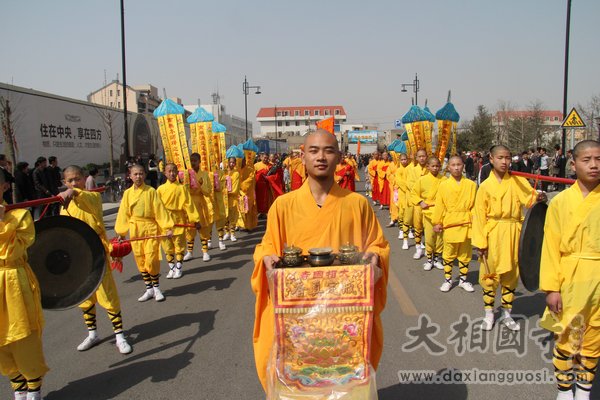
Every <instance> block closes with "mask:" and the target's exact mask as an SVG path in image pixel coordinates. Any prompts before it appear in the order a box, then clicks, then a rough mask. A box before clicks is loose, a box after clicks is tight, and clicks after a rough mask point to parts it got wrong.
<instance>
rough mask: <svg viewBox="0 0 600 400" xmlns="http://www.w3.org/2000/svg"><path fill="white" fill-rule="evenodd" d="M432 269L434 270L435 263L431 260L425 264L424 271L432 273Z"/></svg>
mask: <svg viewBox="0 0 600 400" xmlns="http://www.w3.org/2000/svg"><path fill="white" fill-rule="evenodd" d="M431 268H433V263H432V262H431V261H430V260H427V262H425V264H423V269H424V270H425V271H431Z"/></svg>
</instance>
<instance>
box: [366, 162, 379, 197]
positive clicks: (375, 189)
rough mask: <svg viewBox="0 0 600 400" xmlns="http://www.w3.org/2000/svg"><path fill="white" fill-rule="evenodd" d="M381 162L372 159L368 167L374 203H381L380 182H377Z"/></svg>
mask: <svg viewBox="0 0 600 400" xmlns="http://www.w3.org/2000/svg"><path fill="white" fill-rule="evenodd" d="M378 166H379V161H378V160H375V159H371V161H369V165H368V166H367V172H368V173H369V176H368V179H369V182H371V198H372V199H373V201H379V181H378V180H377V167H378Z"/></svg>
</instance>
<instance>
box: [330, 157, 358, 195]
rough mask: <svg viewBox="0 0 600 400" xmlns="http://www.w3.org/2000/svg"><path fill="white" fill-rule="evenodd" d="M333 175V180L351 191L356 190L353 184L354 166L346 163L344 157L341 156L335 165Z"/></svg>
mask: <svg viewBox="0 0 600 400" xmlns="http://www.w3.org/2000/svg"><path fill="white" fill-rule="evenodd" d="M335 175H336V178H335V181H336V182H337V183H338V185H340V186H341V187H342V188H344V189H348V190H350V191H352V192H355V191H356V185H355V184H354V167H353V166H352V165H351V164H349V163H348V161H347V160H346V158H342V161H341V162H340V163H339V164H338V165H337V167H336V169H335Z"/></svg>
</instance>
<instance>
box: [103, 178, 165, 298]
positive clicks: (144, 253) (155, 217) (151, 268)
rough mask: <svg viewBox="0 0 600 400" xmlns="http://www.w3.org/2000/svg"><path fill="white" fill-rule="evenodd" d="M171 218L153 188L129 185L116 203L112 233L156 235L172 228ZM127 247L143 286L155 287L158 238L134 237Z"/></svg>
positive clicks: (134, 235) (141, 235)
mask: <svg viewBox="0 0 600 400" xmlns="http://www.w3.org/2000/svg"><path fill="white" fill-rule="evenodd" d="M173 225H174V222H173V218H171V215H170V214H169V212H168V211H167V209H166V208H165V206H164V205H163V203H162V201H161V200H160V198H159V197H158V195H157V194H156V190H154V188H152V187H150V186H148V185H145V184H142V185H141V186H140V187H139V188H138V187H135V186H132V187H130V188H129V189H127V190H126V191H125V193H123V199H122V200H121V205H120V206H119V212H118V214H117V220H116V221H115V232H116V233H117V235H119V236H125V235H127V232H129V235H130V238H138V237H147V236H158V235H160V234H161V232H163V231H166V230H169V229H173ZM131 248H132V250H133V255H134V257H135V262H136V263H137V267H138V270H139V271H140V273H141V274H142V278H143V279H144V283H145V284H146V289H152V288H153V287H156V288H157V287H158V277H159V273H160V242H159V240H158V239H146V240H136V241H133V242H131Z"/></svg>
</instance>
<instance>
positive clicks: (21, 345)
mask: <svg viewBox="0 0 600 400" xmlns="http://www.w3.org/2000/svg"><path fill="white" fill-rule="evenodd" d="M34 240H35V229H34V227H33V219H32V218H31V214H29V211H27V210H25V209H15V210H12V211H7V212H6V213H5V215H4V218H3V219H2V220H0V372H1V373H2V375H6V376H8V378H9V379H10V380H11V385H12V387H13V389H14V390H15V391H27V390H28V389H30V390H39V388H40V386H41V384H42V382H41V378H42V377H43V376H44V375H45V374H46V372H48V367H47V366H46V362H45V361H44V353H43V350H42V328H43V326H44V316H43V314H42V304H41V294H40V286H39V284H38V281H37V279H36V277H35V275H34V274H33V271H32V270H31V268H30V267H29V264H27V248H28V247H29V246H31V245H32V244H33V242H34Z"/></svg>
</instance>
